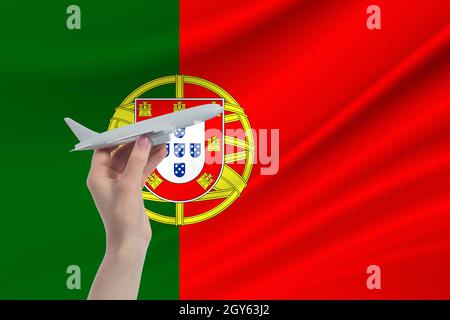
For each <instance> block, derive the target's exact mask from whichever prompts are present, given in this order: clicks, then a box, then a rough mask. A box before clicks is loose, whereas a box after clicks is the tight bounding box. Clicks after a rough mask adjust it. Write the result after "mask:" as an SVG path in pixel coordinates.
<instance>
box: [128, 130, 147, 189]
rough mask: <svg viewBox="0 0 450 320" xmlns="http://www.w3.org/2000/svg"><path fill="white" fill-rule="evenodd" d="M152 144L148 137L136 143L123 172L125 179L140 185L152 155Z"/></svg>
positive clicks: (140, 138) (142, 137)
mask: <svg viewBox="0 0 450 320" xmlns="http://www.w3.org/2000/svg"><path fill="white" fill-rule="evenodd" d="M150 149H151V143H150V140H149V138H148V137H146V136H141V137H139V139H138V140H137V141H136V143H135V144H134V146H133V150H131V154H130V157H129V158H128V161H127V165H126V166H125V170H124V171H123V179H126V180H130V181H133V182H135V183H136V184H140V182H141V180H142V174H143V172H144V168H145V165H146V164H147V159H148V157H149V155H150Z"/></svg>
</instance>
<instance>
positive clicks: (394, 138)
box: [0, 0, 450, 299]
mask: <svg viewBox="0 0 450 320" xmlns="http://www.w3.org/2000/svg"><path fill="white" fill-rule="evenodd" d="M69 4H70V3H67V4H58V5H53V4H46V5H43V4H31V3H30V4H29V6H28V9H27V10H26V11H23V10H21V8H19V7H18V6H17V5H14V4H12V3H9V4H2V6H4V7H5V8H4V9H5V10H6V11H5V12H7V11H8V12H14V14H12V15H10V16H9V17H6V18H5V19H3V21H2V22H0V23H2V24H5V25H1V28H2V30H3V33H4V42H5V43H6V44H7V45H6V49H5V50H4V52H2V53H1V54H2V57H3V59H2V60H1V62H0V64H1V66H2V74H3V77H2V80H1V81H2V84H1V88H2V98H3V99H4V106H3V112H4V113H6V116H7V118H6V119H5V121H4V123H3V126H2V128H1V130H2V135H3V137H4V141H5V147H4V148H5V149H4V153H3V156H2V159H1V163H2V166H3V168H4V169H3V184H2V200H3V205H4V207H3V211H4V214H3V222H2V224H1V229H0V234H1V241H0V242H1V250H2V255H3V259H2V264H1V266H0V271H1V272H0V297H1V298H26V299H38V298H55V299H61V298H64V299H77V298H85V297H86V295H87V292H88V290H89V287H90V284H91V283H92V280H93V277H94V275H95V273H96V271H97V269H98V266H99V264H100V262H101V259H102V256H103V253H104V246H105V244H104V230H103V226H102V223H101V220H100V218H99V216H98V214H97V212H96V209H95V206H94V204H93V201H92V199H91V197H90V195H89V192H88V190H87V188H86V186H85V178H86V176H87V173H88V168H89V162H90V157H91V154H90V153H89V152H79V153H69V152H68V150H70V149H71V146H72V145H73V144H74V138H73V137H72V134H71V132H70V131H69V130H68V129H67V128H66V127H65V124H64V122H63V121H62V120H63V117H65V116H71V117H73V118H74V119H75V120H77V121H80V122H81V123H83V124H85V125H86V126H88V127H89V128H92V129H93V130H96V131H104V130H106V129H107V128H108V126H109V127H111V126H114V125H124V123H121V122H120V121H119V120H120V119H116V118H115V117H114V116H113V115H115V114H117V113H118V112H122V111H123V109H121V106H122V105H121V103H122V102H123V101H125V100H126V97H127V96H128V95H129V94H130V93H131V92H133V91H134V90H135V89H136V88H138V87H139V86H141V85H142V84H144V83H146V82H148V81H150V80H153V79H158V78H161V77H167V76H173V77H175V76H176V75H179V76H178V77H176V79H188V77H197V78H199V79H205V80H207V81H209V82H211V83H213V84H215V85H217V86H218V87H220V88H222V89H223V90H225V91H226V92H227V93H229V94H230V95H231V96H232V98H233V99H235V101H236V103H238V104H239V106H240V107H241V108H242V110H243V111H245V119H247V120H246V121H248V124H249V125H250V126H251V128H252V129H254V130H255V131H254V135H255V137H256V138H257V139H255V144H254V146H255V155H256V156H258V159H259V152H260V151H261V150H260V149H261V146H260V145H259V144H258V143H260V142H261V139H263V138H264V136H263V135H262V136H261V132H264V130H267V131H266V132H267V134H268V138H269V139H270V138H271V137H276V133H277V132H278V133H279V145H278V141H277V140H276V139H275V140H272V141H271V142H270V146H271V147H272V148H269V150H271V149H272V150H274V149H273V147H276V146H279V162H277V164H278V169H277V170H275V171H276V172H271V174H262V172H264V169H265V168H267V166H268V164H267V163H261V162H258V161H257V162H256V163H255V164H254V165H253V166H252V169H251V173H250V172H249V175H248V179H246V180H245V181H244V180H243V181H241V183H242V187H241V188H240V189H239V192H237V193H236V197H235V199H233V200H234V201H232V202H231V203H229V204H227V207H226V209H224V210H223V211H221V212H220V213H219V214H217V215H214V216H212V217H210V219H206V220H204V221H200V222H197V223H189V224H185V225H181V226H178V225H174V224H178V222H179V221H178V217H179V216H178V215H177V214H176V213H177V212H179V211H180V208H184V213H186V219H191V220H188V221H194V219H193V217H194V215H191V216H190V213H189V212H196V213H201V212H203V211H205V210H207V209H205V208H206V207H207V206H208V205H209V206H211V205H213V206H214V205H219V204H220V201H219V200H213V201H211V202H209V203H207V202H206V201H201V203H200V202H198V203H196V202H192V203H186V206H184V205H183V206H181V205H180V204H179V203H172V202H166V201H155V198H153V196H154V195H153V196H152V194H151V192H147V193H145V194H146V196H147V198H146V207H147V209H149V210H150V211H151V212H159V213H160V214H163V215H164V217H165V218H164V219H167V221H174V224H170V223H164V221H162V222H161V221H160V222H158V221H152V222H151V224H152V229H153V237H152V241H151V244H150V248H149V251H148V254H147V259H146V264H145V267H144V271H143V277H142V281H141V287H140V294H139V297H140V298H141V299H449V298H450V275H449V273H448V270H449V269H450V152H449V150H450V148H449V147H450V127H449V123H450V91H449V84H450V60H449V57H450V4H449V2H448V1H444V0H429V1H426V2H421V3H420V4H419V3H418V2H410V1H406V0H395V1H387V0H379V1H376V3H375V2H373V3H372V2H369V1H363V0H355V1H345V2H344V1H307V0H303V1H302V0H286V1H273V0H260V1H224V0H218V1H204V0H190V1H187V0H179V1H172V0H170V1H164V2H158V3H153V2H152V3H148V2H147V1H133V4H134V5H133V6H129V5H124V4H113V3H108V5H107V6H108V10H105V8H104V4H100V3H95V4H94V3H90V2H89V3H88V2H84V1H80V3H79V4H78V5H79V6H80V8H81V12H82V20H81V21H82V22H81V26H82V27H81V29H80V30H67V28H66V27H65V18H66V16H67V15H66V13H65V9H66V7H67V6H68V5H69ZM374 4H376V5H377V6H378V7H379V8H380V12H381V15H380V17H381V18H380V21H381V25H380V27H381V28H380V29H373V30H372V29H370V28H368V25H367V23H368V22H367V20H368V18H369V17H370V16H371V13H370V12H368V10H367V8H368V7H369V6H371V5H374ZM36 12H39V14H38V15H37V16H36ZM18 15H20V17H21V19H20V21H21V22H20V24H19V23H18V22H17V21H18V20H17V19H16V18H15V17H17V16H18ZM183 77H185V78H183ZM174 79H175V78H174ZM177 81H178V80H177ZM139 98H140V99H143V101H144V100H145V101H149V102H150V100H151V99H158V98H171V99H174V100H173V101H172V102H173V103H175V100H176V101H178V100H179V99H181V97H180V94H179V92H176V90H175V85H172V84H171V85H166V86H161V87H159V88H156V89H155V90H153V91H152V93H151V96H142V97H139ZM185 98H204V93H202V94H200V93H198V92H196V91H195V90H194V89H192V88H191V89H189V87H188V86H186V88H185V90H184V92H183V99H185ZM208 98H218V97H208ZM124 99H125V100H124ZM177 99H178V100H177ZM129 103H131V102H129ZM133 103H134V101H133ZM183 103H184V102H183ZM225 105H226V104H225ZM116 107H118V108H117V109H116ZM174 107H175V106H174ZM129 110H133V112H134V110H135V109H129ZM143 111H144V112H149V109H147V108H145V110H144V109H143ZM133 116H134V115H133ZM225 116H226V115H225ZM119 122H120V123H119ZM229 125H230V126H231V125H232V123H231V122H230V123H229ZM176 134H177V135H178V136H179V138H180V139H182V138H183V135H184V133H183V132H181V131H178V132H177V133H176ZM208 138H209V140H210V141H211V143H212V142H214V139H213V137H208ZM223 139H225V137H223ZM180 141H181V140H180ZM222 142H223V141H222ZM189 143H191V142H189ZM274 144H275V146H274ZM198 148H199V145H195V144H184V145H181V144H180V145H176V146H175V145H174V144H173V145H170V146H168V147H167V149H166V150H167V153H168V154H171V155H173V157H174V158H177V157H178V158H181V157H187V156H189V157H192V158H194V156H195V154H196V153H195V152H196V151H197V150H199V149H198ZM200 150H202V149H201V146H200ZM211 150H212V149H211ZM203 151H204V150H203ZM204 152H206V151H204ZM211 152H213V151H211ZM272 156H273V155H272ZM229 159H230V158H229V157H227V156H226V155H225V161H227V160H229ZM273 159H274V157H272V160H273ZM260 160H261V159H260ZM173 165H174V166H173V167H171V168H170V169H171V170H173V172H172V171H171V172H170V173H171V174H173V175H175V176H177V177H178V178H182V175H184V173H181V172H182V171H184V169H183V168H181V162H179V164H178V166H177V167H175V165H176V163H174V164H173ZM184 168H185V167H184ZM227 168H228V167H227ZM230 168H232V169H233V170H236V172H238V171H239V170H238V169H237V168H236V167H230ZM182 169H183V170H182ZM224 170H230V169H224ZM230 172H231V171H230ZM266 173H267V172H266ZM222 174H224V173H223V172H222ZM149 178H151V177H149ZM214 178H215V177H214V176H213V175H211V176H208V175H205V176H202V179H200V181H199V182H198V183H199V184H200V185H204V186H205V188H208V186H210V183H211V181H213V180H214ZM147 182H148V183H147V187H148V188H152V185H153V186H157V185H158V184H159V183H161V181H159V180H158V179H156V178H155V177H153V178H152V180H148V181H147ZM161 186H163V184H161ZM196 187H198V186H197V185H196ZM219 187H220V186H219ZM158 188H159V187H158ZM198 188H200V187H198ZM156 190H158V189H156ZM160 190H163V189H162V188H161V189H160ZM201 190H202V189H200V191H201ZM205 190H206V189H205ZM167 192H168V194H169V193H170V190H167ZM186 192H191V191H189V190H188V191H186ZM155 193H157V192H156V191H155ZM188 196H191V195H190V194H188ZM208 208H209V207H208ZM209 209H210V208H209ZM209 209H208V210H209ZM161 217H162V216H161ZM161 219H163V218H161ZM194 222H195V221H194ZM181 224H182V223H181ZM70 265H78V266H80V269H81V272H82V287H81V289H80V290H68V289H67V287H66V278H67V272H66V270H67V268H68V266H70ZM373 265H375V266H379V267H380V270H381V278H380V279H381V289H369V288H368V283H367V279H368V278H369V276H370V274H369V273H368V268H369V267H370V266H373Z"/></svg>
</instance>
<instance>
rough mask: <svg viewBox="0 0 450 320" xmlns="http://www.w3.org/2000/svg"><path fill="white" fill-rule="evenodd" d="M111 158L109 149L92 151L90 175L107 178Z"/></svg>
mask: <svg viewBox="0 0 450 320" xmlns="http://www.w3.org/2000/svg"><path fill="white" fill-rule="evenodd" d="M110 158H111V149H98V150H95V151H94V154H93V155H92V161H91V171H90V174H91V175H95V176H108V164H109V160H110Z"/></svg>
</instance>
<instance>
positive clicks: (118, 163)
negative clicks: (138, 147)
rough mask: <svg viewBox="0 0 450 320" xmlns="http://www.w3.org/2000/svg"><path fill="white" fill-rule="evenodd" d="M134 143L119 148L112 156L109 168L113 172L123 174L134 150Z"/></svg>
mask: <svg viewBox="0 0 450 320" xmlns="http://www.w3.org/2000/svg"><path fill="white" fill-rule="evenodd" d="M133 147H134V143H133V142H130V143H127V144H124V145H122V146H120V147H119V148H117V149H116V150H115V151H114V152H113V153H112V155H111V161H110V162H109V167H110V169H111V170H112V171H113V172H116V173H117V174H121V173H122V172H123V170H124V169H125V166H126V165H127V161H128V158H129V157H130V154H131V150H133Z"/></svg>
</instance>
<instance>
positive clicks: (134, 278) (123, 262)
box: [88, 245, 147, 300]
mask: <svg viewBox="0 0 450 320" xmlns="http://www.w3.org/2000/svg"><path fill="white" fill-rule="evenodd" d="M146 249H147V248H146V247H144V248H142V247H139V248H137V247H136V246H129V245H122V246H120V247H119V248H116V247H114V248H110V247H109V248H107V250H106V254H105V257H104V258H103V261H102V263H101V265H100V268H99V270H98V272H97V275H96V276H95V280H94V283H93V284H92V287H91V291H90V292H89V296H88V299H91V300H118V299H120V300H122V299H123V300H131V299H136V298H137V295H138V291H139V284H140V280H141V274H142V268H143V265H144V260H145V253H146Z"/></svg>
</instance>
